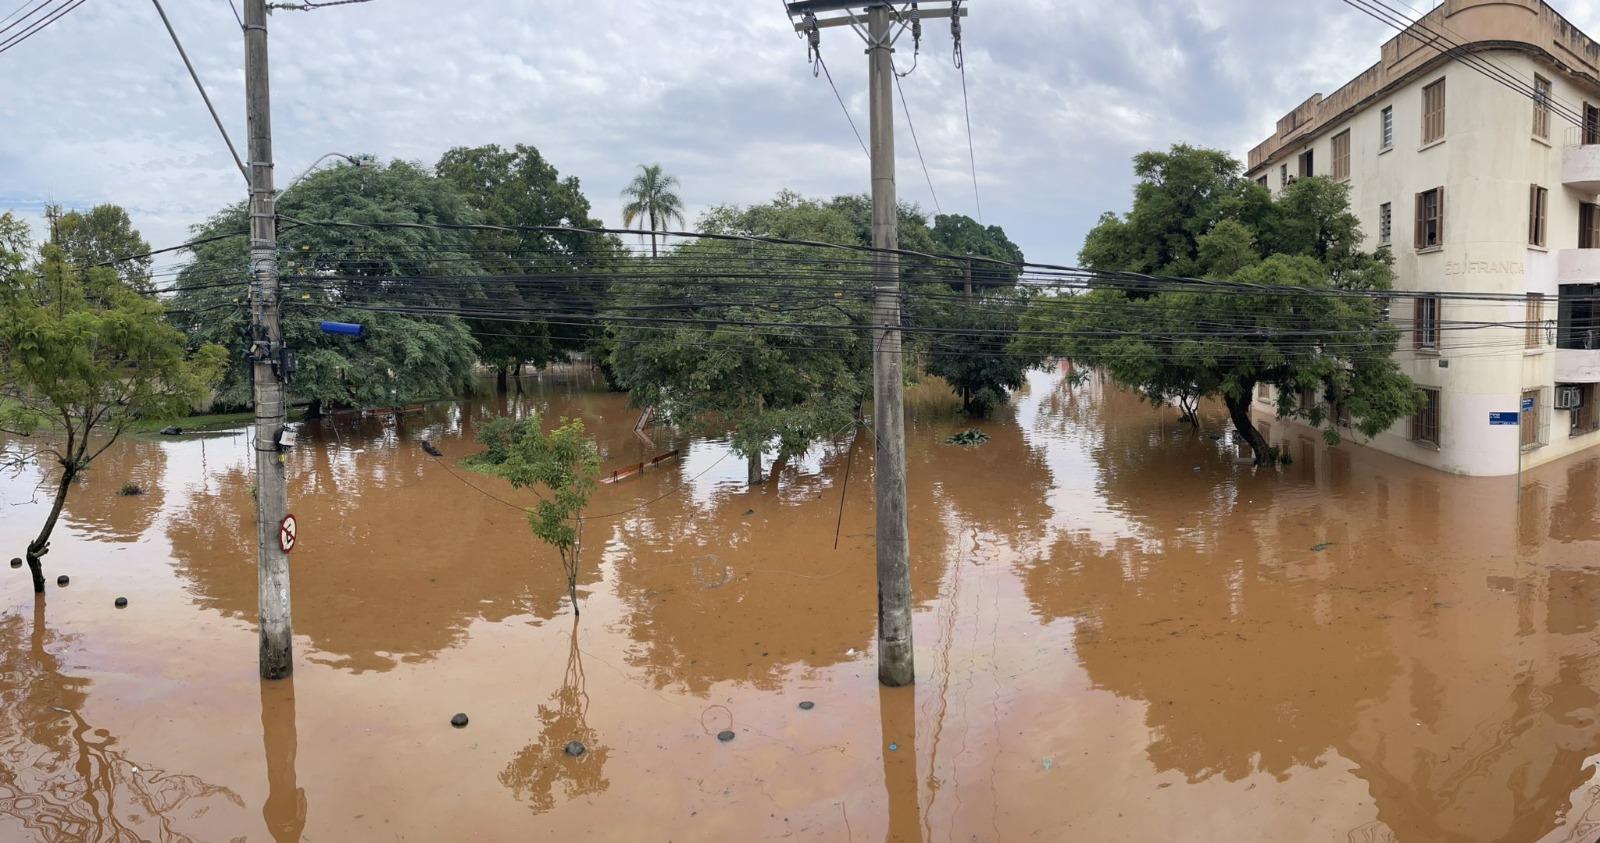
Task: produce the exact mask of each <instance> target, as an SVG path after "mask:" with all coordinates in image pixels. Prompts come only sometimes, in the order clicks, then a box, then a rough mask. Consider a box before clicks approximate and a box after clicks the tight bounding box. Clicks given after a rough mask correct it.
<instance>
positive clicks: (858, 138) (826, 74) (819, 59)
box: [817, 53, 872, 158]
mask: <svg viewBox="0 0 1600 843" xmlns="http://www.w3.org/2000/svg"><path fill="white" fill-rule="evenodd" d="M817 67H819V68H821V69H822V75H823V77H824V78H826V79H827V80H828V87H830V88H832V89H833V98H834V99H836V100H838V101H839V108H840V110H842V111H844V119H846V120H848V121H850V131H851V132H853V133H854V134H855V136H856V143H858V144H861V152H862V153H863V154H865V155H866V156H867V157H868V158H871V157H872V153H871V152H867V142H866V141H864V140H862V139H861V130H860V129H857V128H856V119H855V118H854V117H851V116H850V108H849V107H848V106H846V105H845V104H844V97H843V96H841V95H840V94H839V86H838V85H835V84H833V74H832V73H829V72H828V63H827V62H825V61H823V60H822V55H821V54H820V53H819V54H818V55H817Z"/></svg>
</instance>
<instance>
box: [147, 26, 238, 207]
mask: <svg viewBox="0 0 1600 843" xmlns="http://www.w3.org/2000/svg"><path fill="white" fill-rule="evenodd" d="M150 2H151V3H153V4H155V7H156V14H158V15H160V16H161V23H162V25H164V26H166V28H167V34H168V35H170V36H172V45H173V46H174V47H177V48H178V55H179V57H181V58H182V59H183V66H184V67H186V68H188V69H189V78H190V79H193V80H194V87H195V90H197V91H199V92H200V99H202V100H204V101H205V104H206V111H209V112H211V122H213V123H216V124H217V131H218V132H219V133H221V135H222V142H223V143H225V144H227V145H228V153H229V154H230V155H232V156H233V163H234V164H236V165H238V167H239V175H241V176H244V180H245V182H246V183H249V181H250V171H249V170H247V169H245V166H244V161H242V160H241V159H240V158H239V150H237V149H235V148H234V146H233V138H230V137H228V130H227V129H226V128H225V127H224V126H223V125H222V118H221V117H218V116H217V109H216V107H215V106H213V105H212V104H211V96H210V95H209V94H207V93H206V86H205V85H202V84H200V74H198V73H196V72H195V70H194V64H193V63H191V62H190V61H189V54H188V52H186V51H185V50H184V49H183V42H182V41H179V40H178V33H177V31H176V30H174V29H173V28H172V21H170V20H168V19H167V11H166V10H165V9H163V8H161V0H150ZM229 3H230V5H231V3H232V0H229Z"/></svg>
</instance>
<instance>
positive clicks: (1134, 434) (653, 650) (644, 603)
mask: <svg viewBox="0 0 1600 843" xmlns="http://www.w3.org/2000/svg"><path fill="white" fill-rule="evenodd" d="M526 384H527V387H528V389H529V392H528V394H527V395H526V396H525V397H521V398H518V397H513V398H511V399H504V398H495V397H493V396H492V394H491V395H490V396H489V397H487V398H485V399H483V400H478V401H463V402H455V403H440V404H435V405H430V406H429V407H428V408H427V409H426V410H425V411H423V412H421V413H416V414H410V415H405V416H402V417H400V418H398V419H396V418H394V417H390V418H371V419H359V418H354V417H334V418H330V419H326V420H321V421H317V422H311V423H307V424H306V425H304V426H303V429H302V432H301V436H300V443H299V447H297V448H296V449H295V450H294V451H293V452H292V453H291V454H290V457H289V460H290V466H289V482H290V489H289V499H290V507H291V510H292V511H293V512H294V513H295V515H296V516H297V517H298V519H299V524H300V544H299V547H298V548H297V550H296V551H295V553H294V555H293V558H292V565H293V610H294V630H295V633H296V636H295V648H296V673H295V677H294V679H293V680H292V681H291V682H283V683H277V684H271V685H262V684H261V683H260V682H259V681H258V680H257V678H256V655H257V651H256V647H257V639H256V630H255V615H256V600H257V595H256V572H255V547H254V514H253V513H254V510H253V506H252V501H251V476H250V468H249V465H250V463H249V440H248V438H247V433H248V431H246V430H238V431H231V432H226V433H218V434H202V435H195V436H185V437H182V438H177V439H165V438H155V437H137V438H132V439H129V440H128V441H126V442H124V443H121V444H119V445H118V446H116V447H115V448H114V449H113V450H111V451H109V452H108V453H107V455H106V456H105V457H103V458H102V459H101V461H98V462H96V463H95V465H94V467H93V469H92V471H91V473H90V475H89V476H88V477H87V478H86V479H85V480H84V482H83V483H81V484H80V486H79V487H78V488H76V489H75V490H74V492H73V494H72V497H71V498H70V499H69V501H68V503H67V507H66V512H65V515H64V517H63V525H62V527H60V528H58V531H57V537H56V539H55V541H54V543H53V547H52V550H51V552H50V554H49V555H48V556H47V557H45V572H46V575H47V579H49V581H50V582H51V583H52V585H51V586H50V587H49V590H48V593H47V601H46V602H45V603H44V604H42V605H36V604H35V601H34V599H33V595H32V593H31V591H30V588H29V582H28V577H27V573H26V570H25V569H24V570H11V569H9V568H8V569H5V570H6V571H7V572H8V573H9V574H10V576H9V577H7V578H6V579H5V581H4V585H3V586H0V839H4V840H8V841H9V840H35V839H36V840H49V841H55V840H108V841H109V840H117V841H120V840H133V839H150V840H183V839H193V840H201V841H212V840H234V839H248V840H274V841H279V843H282V841H295V840H305V841H346V840H415V841H433V840H452V839H462V840H527V839H557V838H558V837H567V838H573V839H577V838H579V837H580V836H581V839H600V840H677V841H687V840H766V839H799V840H829V841H831V840H841V841H852V840H885V839H889V840H923V841H972V840H984V841H990V840H1085V841H1101V840H1106V841H1110V840H1138V841H1142V840H1216V841H1245V840H1274V841H1280V840H1281V841H1288V840H1316V841H1358V842H1359V843H1366V842H1367V841H1388V840H1399V841H1499V840H1505V841H1571V842H1572V843H1578V842H1579V841H1581V842H1582V843H1592V841H1593V840H1594V839H1595V838H1596V836H1597V835H1600V775H1597V773H1596V765H1597V763H1600V512H1597V508H1596V507H1597V504H1600V456H1593V457H1588V458H1583V457H1579V458H1577V459H1574V460H1568V461H1565V462H1559V463H1556V464H1552V465H1548V466H1545V467H1542V468H1540V469H1538V470H1535V471H1530V472H1528V473H1527V475H1526V476H1525V478H1524V483H1525V485H1524V488H1523V491H1522V494H1521V496H1520V498H1519V496H1518V494H1517V490H1516V485H1515V482H1514V481H1513V480H1511V479H1509V478H1492V479H1465V478H1457V477H1450V476H1446V475H1442V474H1438V473H1434V472H1431V471H1428V470H1426V469H1422V468H1419V467H1417V466H1415V465H1411V464H1408V463H1405V462H1402V461H1400V460H1398V459H1394V458H1390V457H1386V456H1383V455H1381V454H1377V453H1374V452H1370V451H1367V450H1364V449H1359V448H1355V447H1352V446H1350V445H1345V446H1341V447H1336V448H1329V447H1328V446H1326V445H1324V444H1323V443H1322V442H1321V441H1320V439H1317V438H1315V434H1313V433H1311V432H1309V431H1306V430H1304V429H1301V428H1296V427H1294V426H1292V425H1286V424H1279V423H1275V424H1273V425H1272V429H1271V430H1270V431H1269V437H1270V438H1271V439H1272V440H1273V441H1274V442H1275V443H1281V444H1282V445H1283V447H1284V448H1285V450H1286V451H1287V452H1288V453H1289V454H1291V455H1292V456H1293V457H1294V463H1293V464H1292V465H1289V466H1285V467H1283V468H1281V469H1276V470H1268V469H1263V470H1257V469H1255V468H1253V467H1251V466H1249V465H1240V464H1238V463H1237V462H1236V458H1237V452H1236V450H1235V448H1234V446H1233V445H1232V444H1231V442H1230V439H1229V437H1226V436H1220V434H1223V433H1224V432H1225V426H1224V425H1225V414H1223V413H1222V412H1221V411H1220V409H1219V408H1211V409H1210V410H1209V411H1208V412H1207V413H1206V414H1205V430H1204V431H1203V432H1202V433H1201V434H1200V435H1196V434H1195V433H1194V432H1193V430H1192V429H1191V428H1189V427H1186V426H1184V425H1182V424H1180V423H1179V422H1178V418H1177V414H1176V413H1175V412H1174V411H1172V410H1170V409H1159V410H1158V409H1155V408H1152V407H1150V406H1149V405H1148V404H1147V403H1144V402H1142V401H1141V400H1140V399H1139V398H1138V397H1137V396H1135V395H1131V394H1129V393H1126V392H1122V391H1120V390H1117V389H1116V388H1114V387H1112V386H1109V385H1105V384H1102V383H1100V382H1098V381H1097V380H1096V379H1094V378H1091V379H1090V380H1089V381H1088V382H1086V383H1084V384H1082V385H1079V386H1076V387H1073V386H1071V385H1070V384H1069V383H1068V380H1067V379H1065V378H1064V377H1062V375H1061V374H1060V373H1056V372H1048V373H1046V372H1035V373H1032V374H1031V375H1030V378H1029V383H1028V385H1027V387H1026V388H1025V389H1024V390H1023V391H1022V392H1021V393H1020V394H1018V395H1017V396H1016V400H1015V402H1014V404H1013V406H1011V407H1008V408H1005V409H1003V410H1001V411H1000V412H999V413H997V415H996V417H995V418H993V419H991V420H989V421H985V422H977V423H973V422H969V421H966V420H964V419H962V418H961V417H960V416H958V415H957V414H956V412H955V400H954V399H953V398H950V397H948V395H947V393H944V392H942V391H941V390H939V389H932V388H923V389H918V390H915V391H913V393H912V394H911V395H910V396H909V397H908V406H907V410H908V416H909V418H908V433H907V435H908V444H907V449H908V462H909V476H908V482H909V494H910V505H911V525H910V526H911V550H912V563H913V571H912V573H913V588H914V595H915V598H916V601H917V614H916V623H915V635H916V658H917V683H916V685H915V687H914V688H908V689H900V690H887V689H880V687H879V685H878V683H877V679H876V667H875V662H874V653H873V647H874V643H875V605H876V604H875V600H876V586H875V581H874V567H873V535H872V525H873V507H872V488H873V486H872V482H871V469H872V465H871V463H872V449H871V447H870V445H869V442H868V441H867V439H866V438H865V437H863V438H862V441H860V442H857V443H855V445H854V447H853V448H852V443H851V441H850V439H849V438H848V436H847V437H844V438H841V439H840V440H839V441H837V442H834V443H832V444H830V445H827V446H824V447H819V448H814V449H813V450H812V451H811V452H810V453H809V454H808V455H807V456H806V457H805V458H803V459H798V460H795V461H792V462H790V463H789V464H788V465H786V466H783V467H782V469H781V470H780V471H779V472H778V473H777V476H776V477H775V478H774V479H772V480H769V481H768V482H767V483H766V484H765V485H764V486H762V487H758V488H754V489H750V488H747V487H746V485H745V465H744V461H743V460H742V459H741V458H739V457H737V456H730V455H729V452H728V450H727V448H726V446H725V444H724V443H721V442H718V441H707V440H702V439H693V438H687V437H683V436H679V435H677V434H674V433H673V432H671V431H669V430H661V429H658V430H653V431H652V432H651V433H652V437H653V439H654V442H653V443H649V444H647V443H645V442H644V441H641V440H640V439H639V438H638V437H636V436H635V434H634V432H633V426H634V422H635V420H636V419H637V416H638V413H637V411H634V410H630V409H629V408H628V407H627V405H626V397H625V396H622V395H618V394H612V393H608V392H606V391H605V389H604V386H603V383H601V382H599V381H598V380H597V379H596V378H593V377H590V376H588V375H586V374H585V375H581V376H575V375H570V374H569V375H565V376H563V375H549V376H546V377H544V378H528V379H526ZM529 411H537V412H540V413H542V414H544V415H545V416H546V417H547V418H548V419H550V420H552V421H553V420H554V419H555V418H557V417H561V416H572V417H577V418H582V419H584V421H585V422H586V424H587V425H588V427H589V430H590V432H591V433H592V434H594V435H595V436H596V437H597V439H598V441H599V445H600V448H601V454H602V465H603V467H604V471H605V472H607V473H609V472H610V471H611V470H612V469H615V468H620V467H626V466H629V465H632V464H635V463H638V462H640V461H643V460H648V459H650V458H651V457H653V456H655V455H656V454H659V453H662V452H665V451H668V450H671V449H673V448H678V449H681V458H680V459H678V460H676V461H672V462H668V463H666V464H664V465H662V466H661V467H659V468H655V469H652V470H649V471H647V472H645V473H644V474H643V475H642V476H638V477H634V478H631V479H625V480H622V481H620V482H617V483H614V484H609V485H604V486H602V487H601V488H600V491H599V492H598V493H597V494H596V496H595V499H594V501H593V503H592V504H591V507H590V518H589V520H588V521H587V522H586V529H585V534H584V552H585V555H586V558H585V563H584V564H585V570H584V571H583V574H582V577H581V580H580V589H581V594H582V596H583V604H582V610H583V611H582V617H581V619H579V620H578V621H577V622H576V623H575V622H574V618H573V615H572V612H571V607H570V606H569V605H568V604H567V601H566V582H565V579H564V576H563V574H562V573H561V568H560V565H559V563H558V561H557V559H556V556H555V553H554V552H553V551H551V550H549V549H547V548H546V547H544V546H543V545H541V544H539V543H538V542H537V541H536V540H535V539H534V538H533V536H532V534H531V533H530V531H529V529H528V527H527V524H526V522H525V520H524V517H523V515H522V513H521V512H520V511H519V509H518V507H520V506H523V505H528V504H530V503H531V502H532V501H533V500H534V498H533V497H532V495H531V494H529V493H525V492H518V491H516V490H514V489H512V488H511V487H510V486H509V485H508V484H506V483H504V482H502V481H500V480H498V479H494V478H489V477H486V476H483V475H479V474H474V473H471V472H468V471H466V470H464V469H461V468H459V467H458V466H457V461H458V460H459V459H460V458H461V457H463V456H466V455H468V454H471V453H474V452H475V451H477V450H478V449H479V448H478V446H477V444H476V443H475V441H474V439H473V436H474V431H475V429H476V427H477V426H478V425H480V424H481V423H482V422H484V421H486V420H487V419H489V418H492V417H494V416H496V415H500V414H505V413H515V414H522V413H526V412H529ZM969 427H978V428H980V429H982V430H984V431H985V432H986V433H988V434H989V436H990V437H991V438H990V441H988V442H987V443H985V444H983V445H980V446H977V447H970V448H964V447H958V446H954V445H950V444H947V443H946V442H945V440H946V438H947V437H948V436H950V435H951V434H953V433H956V432H958V431H961V430H965V429H967V428H969ZM424 439H426V440H429V441H431V442H433V443H435V444H436V445H437V446H438V447H439V448H440V449H441V450H442V451H443V452H444V454H445V456H444V458H443V459H440V460H435V459H434V458H432V457H430V456H428V455H427V454H426V453H425V452H424V451H423V450H422V448H421V447H420V442H421V441H422V440H424ZM847 466H848V467H849V481H848V484H846V482H845V477H846V469H847ZM39 480H40V478H39V477H38V476H37V475H35V474H30V473H24V474H22V475H21V476H17V477H9V476H8V477H5V478H3V479H0V550H3V551H4V558H10V557H11V556H13V555H20V554H21V551H22V549H23V547H24V546H25V545H26V543H27V541H28V539H29V538H31V537H32V535H33V534H34V533H35V532H36V531H37V529H38V525H39V523H40V521H41V520H42V519H43V517H44V514H45V511H46V510H47V508H48V499H47V498H46V497H45V495H44V493H39V494H38V495H37V496H35V493H34V487H35V485H36V484H37V483H38V482H39ZM128 481H133V482H136V483H138V484H140V485H141V486H143V487H145V488H146V489H148V490H149V491H148V493H147V494H145V495H143V496H138V497H119V496H117V494H116V492H117V489H118V488H119V487H120V486H121V485H122V484H123V483H124V482H128ZM474 487H476V488H474ZM841 496H842V498H843V508H842V510H841V506H840V504H841ZM841 512H842V517H841ZM836 533H837V536H838V547H837V549H835V548H834V541H835V535H836ZM59 574H69V575H70V576H71V578H72V580H71V584H70V585H69V586H67V587H65V588H58V587H56V586H55V585H54V584H53V583H54V580H55V577H56V576H57V575H59ZM119 596H120V597H127V598H128V600H129V605H128V607H127V608H125V609H120V610H119V609H115V608H113V600H114V599H115V598H116V597H119ZM802 702H812V703H814V704H815V705H814V707H808V708H802V707H801V706H800V703H802ZM456 712H465V713H467V714H468V715H469V716H470V718H471V722H470V724H469V725H468V726H467V727H466V728H465V729H459V730H458V729H454V728H451V725H450V718H451V716H452V715H454V714H455V713H456ZM724 730H731V731H732V732H733V733H734V735H735V737H734V739H733V740H732V741H727V742H724V741H719V740H718V738H717V735H718V733H719V732H722V731H724ZM569 741H581V742H582V743H583V744H584V745H585V748H586V751H585V752H584V753H583V754H582V755H581V756H579V757H571V756H569V755H567V754H566V753H565V751H564V747H565V746H566V745H567V744H568V742H569Z"/></svg>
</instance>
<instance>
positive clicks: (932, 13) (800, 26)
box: [794, 8, 971, 32]
mask: <svg viewBox="0 0 1600 843" xmlns="http://www.w3.org/2000/svg"><path fill="white" fill-rule="evenodd" d="M969 14H971V12H970V10H968V9H965V8H963V9H962V10H961V17H967V16H968V15H969ZM949 17H950V10H949V9H932V10H927V11H924V12H923V13H922V19H923V20H940V19H947V18H949ZM857 20H858V18H852V17H851V16H849V15H840V16H838V17H832V18H817V28H818V29H827V28H829V27H834V26H854V25H855V24H856V21H857ZM904 26H905V24H901V27H902V28H904ZM809 28H810V24H808V23H806V22H805V21H801V22H799V23H796V24H795V25H794V31H795V32H805V31H806V30H807V29H809Z"/></svg>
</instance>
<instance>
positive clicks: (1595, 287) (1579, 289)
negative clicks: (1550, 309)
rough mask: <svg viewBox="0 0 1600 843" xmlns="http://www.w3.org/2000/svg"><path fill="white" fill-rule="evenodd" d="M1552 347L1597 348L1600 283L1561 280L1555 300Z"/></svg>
mask: <svg viewBox="0 0 1600 843" xmlns="http://www.w3.org/2000/svg"><path fill="white" fill-rule="evenodd" d="M1556 348H1561V349H1568V350H1571V351H1594V350H1596V349H1600V284H1562V285H1561V296H1560V298H1559V299H1557V300H1556Z"/></svg>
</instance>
